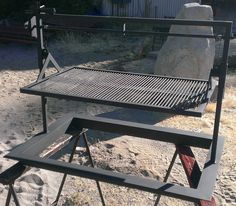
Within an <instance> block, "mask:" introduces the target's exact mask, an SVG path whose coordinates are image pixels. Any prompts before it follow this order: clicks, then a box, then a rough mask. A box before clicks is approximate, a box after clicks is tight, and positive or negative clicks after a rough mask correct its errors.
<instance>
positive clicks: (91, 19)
mask: <svg viewBox="0 0 236 206" xmlns="http://www.w3.org/2000/svg"><path fill="white" fill-rule="evenodd" d="M39 2H40V1H37V8H36V9H35V10H34V15H35V16H36V25H35V26H36V29H37V42H38V66H39V70H40V74H39V77H40V78H39V79H41V78H44V77H45V76H44V72H45V69H46V67H47V65H46V63H47V61H46V60H47V57H48V55H50V57H52V56H51V54H50V53H49V52H48V50H47V48H46V47H45V45H44V38H43V30H46V29H53V30H57V29H59V30H81V31H93V32H116V33H117V32H118V33H119V32H122V33H123V34H126V35H128V34H143V35H165V36H178V37H192V38H217V37H218V36H216V35H202V34H201V35H199V34H181V33H179V34H176V33H166V32H150V31H141V32H140V31H134V30H127V29H126V28H127V24H128V23H131V24H132V23H139V24H140V23H145V24H159V25H162V26H163V25H164V26H166V25H169V26H170V25H189V26H212V27H221V28H223V30H224V33H223V35H222V36H221V38H222V39H223V40H224V46H223V56H222V62H221V65H220V68H218V70H217V71H215V69H214V68H213V70H214V71H213V72H212V74H216V75H217V77H218V78H219V86H218V96H217V104H216V112H215V122H214V131H213V144H212V153H211V161H212V162H215V161H216V151H217V141H218V134H219V126H220V116H221V108H222V100H223V94H224V87H225V79H226V71H227V67H228V65H227V62H228V50H229V43H230V38H231V30H232V22H230V21H203V20H201V21H197V20H180V19H155V18H132V17H111V16H109V17H108V16H88V15H83V16H81V15H65V14H55V10H54V9H47V8H45V7H44V6H40V3H39ZM77 22H83V23H84V25H89V24H91V23H93V24H99V23H112V22H116V23H120V24H121V26H122V29H121V30H113V29H108V30H107V29H98V28H88V27H86V26H83V27H80V26H78V23H77ZM124 24H125V25H126V26H125V27H123V25H124ZM45 54H46V55H45ZM52 58H53V57H52ZM53 62H55V64H54V65H55V67H56V68H57V63H56V61H54V59H53ZM47 64H48V63H47ZM45 65H46V66H45ZM58 67H59V66H58ZM59 70H60V69H58V71H59ZM210 82H211V78H210V77H209V83H210ZM23 90H24V89H23ZM23 90H22V91H23ZM38 95H40V96H41V98H42V100H41V102H42V116H43V128H44V132H47V100H46V96H45V94H38ZM63 98H68V97H67V96H63ZM80 100H81V99H80ZM86 101H91V100H89V99H87V100H86ZM92 101H93V102H97V103H100V102H99V101H96V99H93V100H92ZM102 103H103V104H106V103H107V104H109V103H110V102H102ZM122 106H124V107H125V106H127V107H128V106H129V104H126V105H122ZM132 106H135V104H134V105H132ZM141 109H142V108H141ZM202 110H203V108H202Z"/></svg>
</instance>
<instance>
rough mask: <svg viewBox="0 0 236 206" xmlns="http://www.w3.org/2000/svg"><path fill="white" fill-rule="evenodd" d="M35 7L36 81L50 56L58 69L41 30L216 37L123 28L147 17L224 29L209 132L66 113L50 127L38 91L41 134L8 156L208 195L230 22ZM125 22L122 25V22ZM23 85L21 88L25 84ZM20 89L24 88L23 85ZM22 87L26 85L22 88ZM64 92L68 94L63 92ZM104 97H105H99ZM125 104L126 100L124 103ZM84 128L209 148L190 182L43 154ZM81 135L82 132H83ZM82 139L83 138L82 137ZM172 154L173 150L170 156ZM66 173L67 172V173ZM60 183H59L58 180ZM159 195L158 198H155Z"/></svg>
mask: <svg viewBox="0 0 236 206" xmlns="http://www.w3.org/2000/svg"><path fill="white" fill-rule="evenodd" d="M37 2H38V4H37V8H36V9H35V11H34V15H35V16H36V25H33V26H34V27H36V30H37V45H38V67H39V70H40V73H39V77H38V81H42V80H46V79H45V70H46V69H47V66H48V63H49V61H51V62H52V63H53V64H54V66H55V67H56V69H57V70H58V72H61V70H60V67H59V65H58V64H57V62H56V61H55V60H54V58H53V57H52V55H51V54H50V53H49V52H48V50H47V48H46V46H45V44H44V38H43V30H46V29H48V30H72V31H77V30H78V31H93V32H115V33H122V34H125V35H133V34H139V35H161V36H178V37H192V38H217V37H218V36H216V35H202V34H181V33H179V34H177V33H166V32H150V31H136V30H127V29H126V28H127V24H128V23H131V24H132V23H147V24H159V25H163V26H164V25H189V26H212V27H221V28H223V29H224V33H223V35H222V37H221V38H222V39H223V40H224V47H223V56H222V62H221V65H220V68H219V69H217V70H216V69H214V68H213V70H212V74H215V75H216V76H217V77H218V78H219V85H218V95H217V103H216V112H215V122H214V129H213V134H212V136H211V135H203V134H194V133H191V132H186V131H180V130H175V129H173V130H172V129H169V128H158V127H153V126H150V125H144V124H137V123H132V122H124V121H118V120H112V119H105V118H99V117H83V116H80V117H76V118H72V117H70V118H67V119H66V118H64V119H62V120H59V121H58V122H56V123H55V124H53V125H52V126H51V127H49V128H48V124H47V98H46V96H47V94H44V93H42V94H38V95H40V96H41V102H42V116H43V131H44V134H41V135H39V136H37V138H32V139H30V140H29V141H27V142H26V143H24V144H22V145H21V146H19V147H17V148H15V149H14V150H12V151H11V152H10V153H9V154H8V155H6V157H8V158H12V159H16V160H19V161H20V162H21V163H23V164H26V165H30V166H35V167H41V168H44V169H48V170H52V171H57V172H61V173H65V171H67V174H70V175H76V176H81V177H85V178H90V179H94V180H96V181H103V182H108V183H112V184H116V185H121V186H127V187H130V188H135V189H140V190H144V191H148V192H152V193H156V194H160V195H167V196H171V197H176V198H180V199H184V200H188V201H193V202H195V201H197V200H199V199H204V200H210V198H211V195H212V191H213V187H214V182H215V179H216V175H217V168H218V166H219V160H220V156H221V153H222V150H223V138H221V137H219V136H218V135H219V127H220V117H221V108H222V100H223V95H224V87H225V79H226V71H227V61H228V50H229V43H230V38H231V27H232V22H226V21H193V20H178V19H147V18H130V17H101V16H79V15H64V14H55V12H54V10H50V9H46V8H44V7H42V6H40V3H39V1H37ZM81 21H82V22H84V23H85V24H87V23H88V24H89V23H94V24H97V23H111V22H117V23H120V24H121V26H122V29H121V30H117V29H116V30H114V29H104V28H88V27H81V26H78V24H77V23H76V22H81ZM124 24H125V25H126V27H123V25H124ZM210 83H211V77H209V85H210ZM23 90H24V89H23ZM23 90H22V91H23ZM23 92H24V91H23ZM63 98H67V97H66V96H65V97H63ZM103 103H105V102H103ZM122 106H124V107H125V106H127V107H128V104H127V105H122ZM84 128H90V129H96V130H102V131H109V132H118V133H119V132H121V133H122V134H128V135H133V136H137V137H141V138H149V139H153V140H158V141H164V142H170V143H173V144H175V145H185V146H194V147H200V148H205V149H209V153H208V157H207V160H206V163H205V165H204V169H203V171H202V172H201V177H200V179H199V181H198V183H197V185H196V186H195V187H193V188H186V187H182V186H178V185H174V184H170V183H165V181H164V182H157V181H153V180H150V179H145V178H140V177H135V176H128V175H124V174H119V173H113V172H110V171H105V170H103V169H99V168H88V167H85V166H81V165H74V164H71V163H65V162H59V161H56V160H53V159H46V158H41V157H40V156H39V154H40V152H42V150H43V149H45V147H47V146H48V145H49V144H51V143H52V142H53V141H55V140H56V139H57V138H58V136H59V135H60V134H64V133H66V134H68V133H70V132H71V131H73V130H74V129H75V130H82V129H84ZM84 138H85V137H84ZM85 139H86V138H85ZM175 158H176V155H174V158H173V159H175ZM173 162H174V160H173V161H172V162H171V165H170V168H169V170H168V173H167V176H166V178H165V180H167V178H168V174H169V172H170V170H171V167H172V164H173ZM65 176H66V175H65ZM62 186H63V185H62ZM158 201H159V200H158V199H157V202H156V203H158Z"/></svg>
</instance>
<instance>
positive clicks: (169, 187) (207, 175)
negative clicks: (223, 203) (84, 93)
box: [5, 116, 223, 202]
mask: <svg viewBox="0 0 236 206" xmlns="http://www.w3.org/2000/svg"><path fill="white" fill-rule="evenodd" d="M84 129H93V130H100V131H105V132H113V133H122V134H127V135H135V136H136V137H140V138H148V139H153V140H158V141H167V142H172V143H175V144H176V145H178V141H177V142H176V141H174V139H177V140H178V139H182V138H183V141H184V142H186V144H185V145H186V146H187V147H188V146H189V145H191V146H194V147H200V148H208V149H209V148H210V147H211V143H212V138H211V137H210V136H208V135H203V136H202V138H203V137H204V138H203V139H207V142H208V143H209V144H207V145H208V146H206V145H205V146H203V145H202V138H201V137H200V136H199V137H197V136H195V134H194V133H191V132H186V131H182V130H174V131H171V132H170V133H168V129H166V130H165V128H159V127H155V126H150V125H145V124H139V123H131V122H126V121H118V120H113V119H108V118H101V117H88V116H78V117H74V118H73V117H69V118H68V117H65V118H62V119H60V120H59V121H58V122H55V123H54V124H52V125H51V126H50V127H49V131H50V132H49V133H47V134H41V135H39V136H37V137H33V138H31V139H30V140H28V141H27V142H25V143H23V144H22V145H20V146H18V147H16V148H15V149H13V150H12V151H11V152H10V153H9V154H7V155H6V156H5V157H7V158H11V159H15V160H18V161H20V162H21V163H22V164H25V165H28V166H33V167H40V168H43V169H47V170H52V171H56V172H61V173H65V171H66V174H70V175H74V176H80V177H84V178H89V179H93V180H96V181H101V182H107V183H111V184H116V185H120V186H126V187H130V188H134V189H139V190H143V191H147V192H151V193H155V194H160V195H166V196H171V197H175V198H180V199H183V200H187V201H192V202H196V201H198V200H210V199H211V196H212V192H213V187H214V183H215V179H216V175H217V168H218V166H219V161H220V157H221V153H222V150H223V138H221V137H219V141H218V144H217V153H216V163H213V162H212V161H210V158H211V150H210V149H209V154H208V157H207V159H206V162H205V165H204V169H203V171H202V172H201V175H200V179H199V181H198V182H197V184H196V186H195V187H192V188H191V187H183V186H179V185H175V184H171V183H166V182H165V181H166V180H167V178H165V181H164V182H158V181H156V180H151V179H148V178H141V177H136V176H130V175H125V174H121V173H114V172H111V171H107V170H104V169H100V168H91V167H86V166H82V165H76V164H72V163H68V162H61V161H57V160H56V159H49V158H48V159H46V158H44V157H40V154H41V153H42V152H43V151H44V149H45V148H47V147H48V146H50V145H51V144H52V143H53V142H54V141H55V140H56V139H57V138H59V137H60V135H63V134H73V133H75V132H76V133H78V132H79V131H83V130H84ZM163 130H164V132H163ZM166 131H167V133H166ZM191 135H192V137H191ZM207 136H208V138H206V137H207ZM164 138H166V139H164ZM185 140H188V141H189V142H188V141H185ZM180 145H183V144H182V142H181V141H180ZM174 157H175V155H174ZM173 161H174V160H173ZM172 164H173V163H172ZM172 164H171V165H172ZM92 166H94V165H92ZM171 167H172V166H171ZM170 170H171V168H170V169H169V171H168V174H167V176H168V175H169V173H170Z"/></svg>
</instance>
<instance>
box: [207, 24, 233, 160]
mask: <svg viewBox="0 0 236 206" xmlns="http://www.w3.org/2000/svg"><path fill="white" fill-rule="evenodd" d="M231 31H232V23H230V22H229V23H227V24H226V26H225V34H224V47H223V56H222V64H221V67H220V75H219V85H218V94H217V104H216V113H215V122H214V129H213V140H212V149H211V162H212V163H216V151H217V141H218V135H219V127H220V116H221V108H222V102H223V98H224V88H225V79H226V72H227V68H228V52H229V44H230V38H231Z"/></svg>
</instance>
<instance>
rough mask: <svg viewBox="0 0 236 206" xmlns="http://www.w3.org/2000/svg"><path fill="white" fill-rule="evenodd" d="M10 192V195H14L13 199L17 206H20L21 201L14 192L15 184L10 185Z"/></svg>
mask: <svg viewBox="0 0 236 206" xmlns="http://www.w3.org/2000/svg"><path fill="white" fill-rule="evenodd" d="M9 190H10V193H11V194H12V196H13V199H14V201H15V204H16V206H20V203H19V200H18V198H17V195H16V192H15V190H14V187H13V184H9Z"/></svg>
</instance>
